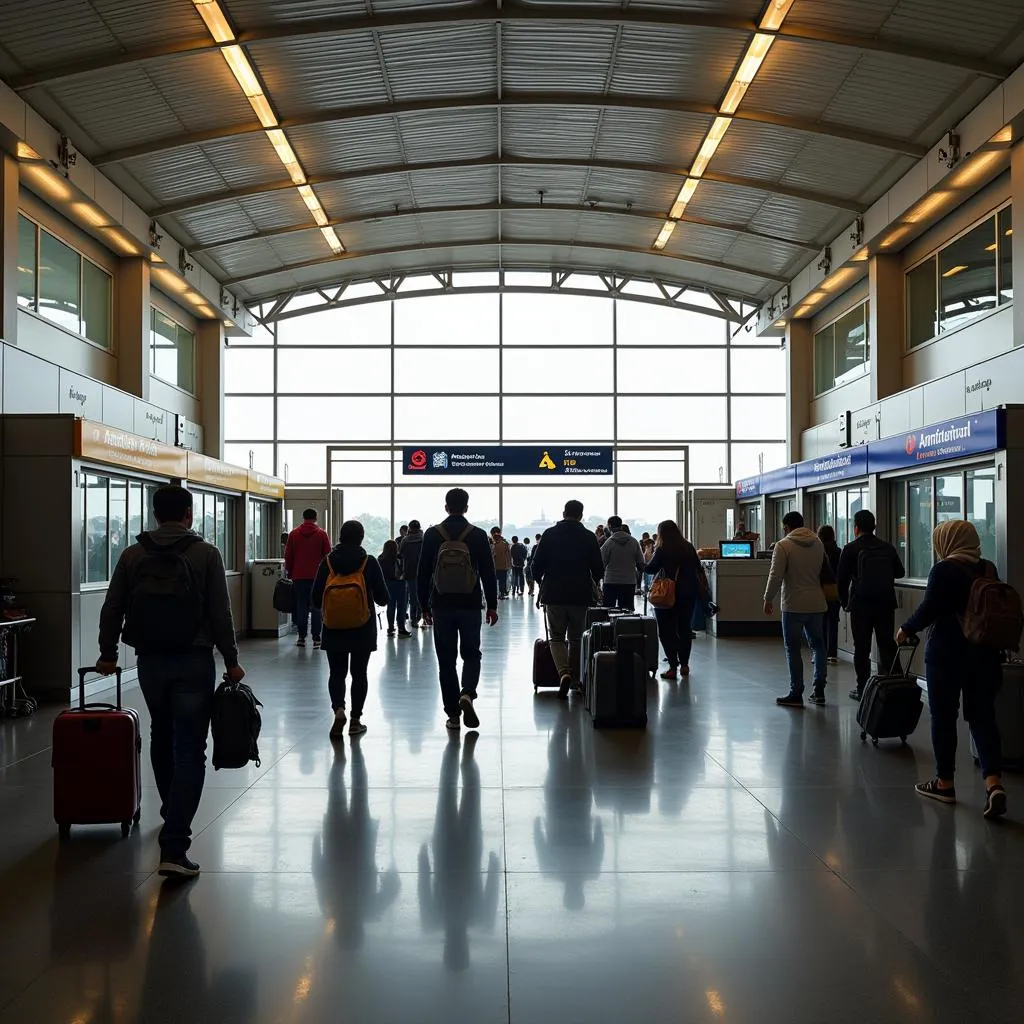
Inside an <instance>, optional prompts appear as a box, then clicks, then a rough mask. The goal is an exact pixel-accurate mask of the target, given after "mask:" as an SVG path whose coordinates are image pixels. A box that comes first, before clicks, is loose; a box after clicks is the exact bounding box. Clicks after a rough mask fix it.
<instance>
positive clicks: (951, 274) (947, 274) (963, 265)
mask: <svg viewBox="0 0 1024 1024" xmlns="http://www.w3.org/2000/svg"><path fill="white" fill-rule="evenodd" d="M966 269H967V264H966V263H961V264H959V265H958V266H955V267H950V268H949V270H947V271H946V272H945V273H944V274H943V275H942V276H943V277H956V275H957V274H959V273H961V272H962V271H964V270H966Z"/></svg>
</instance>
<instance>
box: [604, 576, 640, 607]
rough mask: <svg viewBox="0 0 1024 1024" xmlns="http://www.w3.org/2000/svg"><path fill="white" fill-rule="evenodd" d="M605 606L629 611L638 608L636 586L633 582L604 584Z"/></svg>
mask: <svg viewBox="0 0 1024 1024" xmlns="http://www.w3.org/2000/svg"><path fill="white" fill-rule="evenodd" d="M604 606H605V608H622V609H624V610H625V611H627V612H632V611H634V610H635V609H636V587H635V586H634V585H633V584H632V583H606V584H605V585H604Z"/></svg>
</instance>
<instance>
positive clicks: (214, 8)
mask: <svg viewBox="0 0 1024 1024" xmlns="http://www.w3.org/2000/svg"><path fill="white" fill-rule="evenodd" d="M192 3H193V4H195V8H196V10H197V11H198V12H199V17H200V18H202V19H203V21H204V22H205V23H206V28H207V30H208V31H209V33H210V35H211V36H213V38H214V39H215V40H216V41H217V42H218V43H230V42H231V41H232V40H233V39H234V38H235V33H234V32H233V31H232V30H231V26H230V25H229V24H228V19H227V16H226V15H225V14H224V11H223V10H222V9H221V6H220V4H219V3H218V2H217V0H192Z"/></svg>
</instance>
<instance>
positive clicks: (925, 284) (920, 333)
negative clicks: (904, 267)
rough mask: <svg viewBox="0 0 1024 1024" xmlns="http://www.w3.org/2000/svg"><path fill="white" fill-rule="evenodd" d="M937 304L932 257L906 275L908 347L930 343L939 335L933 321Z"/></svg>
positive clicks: (933, 259)
mask: <svg viewBox="0 0 1024 1024" xmlns="http://www.w3.org/2000/svg"><path fill="white" fill-rule="evenodd" d="M937 304H938V296H937V294H936V284H935V257H934V256H932V257H931V259H927V260H925V261H924V263H922V264H921V265H920V266H919V267H915V268H914V269H913V270H911V271H910V273H908V274H907V345H908V347H910V348H913V347H914V346H915V345H920V344H922V343H923V342H926V341H931V339H932V338H934V337H935V335H936V334H938V333H939V331H938V325H937V323H936V319H935V318H936V312H937V310H936V307H937Z"/></svg>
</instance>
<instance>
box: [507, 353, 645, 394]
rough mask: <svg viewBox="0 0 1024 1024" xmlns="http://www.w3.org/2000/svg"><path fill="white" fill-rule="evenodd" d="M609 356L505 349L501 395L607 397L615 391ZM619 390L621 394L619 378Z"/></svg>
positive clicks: (605, 354)
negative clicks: (516, 393) (581, 393)
mask: <svg viewBox="0 0 1024 1024" xmlns="http://www.w3.org/2000/svg"><path fill="white" fill-rule="evenodd" d="M612 356H613V351H612V349H610V348H604V349H602V348H597V349H594V350H593V351H592V352H580V350H579V349H578V348H546V349H544V351H543V352H522V351H518V350H516V349H511V350H510V349H505V351H504V353H503V364H504V374H503V377H502V391H503V392H504V393H505V394H506V395H507V394H509V393H514V392H519V393H520V394H523V393H525V394H531V393H536V394H540V393H546V394H566V393H570V392H575V393H580V392H588V393H591V394H594V393H597V392H607V393H608V394H610V393H611V392H612V391H614V390H615V380H614V375H613V373H612V365H613V364H612ZM619 390H620V391H621V390H622V381H621V378H620V381H619ZM644 390H647V388H645V389H644Z"/></svg>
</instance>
